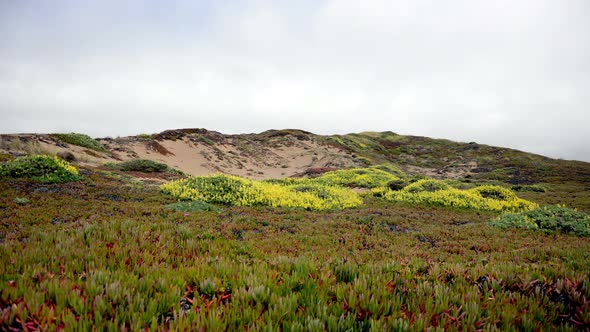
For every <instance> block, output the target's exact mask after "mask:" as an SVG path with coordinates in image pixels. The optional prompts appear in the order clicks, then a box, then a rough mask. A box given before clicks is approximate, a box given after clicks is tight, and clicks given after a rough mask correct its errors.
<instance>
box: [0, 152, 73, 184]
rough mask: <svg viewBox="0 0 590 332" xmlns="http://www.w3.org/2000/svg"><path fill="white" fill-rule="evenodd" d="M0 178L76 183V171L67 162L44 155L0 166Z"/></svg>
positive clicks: (28, 157) (24, 158) (18, 159)
mask: <svg viewBox="0 0 590 332" xmlns="http://www.w3.org/2000/svg"><path fill="white" fill-rule="evenodd" d="M0 177H11V178H29V179H32V180H34V181H39V182H43V183H62V182H71V181H78V180H79V179H80V176H79V173H78V170H77V169H76V168H75V167H74V166H72V165H70V164H69V163H68V162H66V161H64V160H62V159H60V158H58V157H51V156H45V155H35V156H26V157H20V158H16V159H15V160H13V161H10V162H8V163H7V164H5V165H2V166H0Z"/></svg>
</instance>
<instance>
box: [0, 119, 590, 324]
mask: <svg viewBox="0 0 590 332" xmlns="http://www.w3.org/2000/svg"><path fill="white" fill-rule="evenodd" d="M222 173H225V174H222ZM231 174H233V175H231ZM190 175H194V176H190ZM200 175H209V176H200ZM234 175H237V176H234ZM589 175H590V164H589V163H584V162H577V161H563V160H554V159H550V158H546V157H542V156H538V155H533V154H528V153H525V152H521V151H515V150H510V149H504V148H497V147H491V146H485V145H480V144H476V143H457V142H451V141H447V140H435V139H429V138H425V137H414V136H400V135H396V134H394V133H391V132H385V133H371V132H368V133H359V134H349V135H334V136H320V135H314V134H311V133H308V132H304V131H300V130H270V131H266V132H263V133H259V134H246V135H224V134H221V133H217V132H212V131H207V130H204V129H180V130H168V131H164V132H162V133H158V134H153V135H139V136H133V137H122V138H101V139H93V138H90V137H88V136H86V135H83V134H18V135H2V136H0V331H36V330H41V331H45V330H47V331H53V330H75V331H77V330H80V331H88V330H93V329H94V330H107V331H108V330H113V331H139V330H146V331H148V330H149V331H224V330H228V331H242V330H251V331H259V330H269V331H425V330H428V331H430V330H432V331H439V330H440V331H447V330H449V331H465V330H468V331H471V330H485V331H515V330H524V331H587V330H589V329H590V315H589V314H588V313H590V300H589V299H590V284H589V283H588V280H589V279H588V277H589V276H590V256H589V255H588V252H589V251H590V215H589V214H588V213H590V176H589ZM553 204H559V206H556V205H553ZM585 212H586V213H585Z"/></svg>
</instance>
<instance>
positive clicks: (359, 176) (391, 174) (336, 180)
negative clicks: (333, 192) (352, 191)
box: [315, 166, 403, 189]
mask: <svg viewBox="0 0 590 332" xmlns="http://www.w3.org/2000/svg"><path fill="white" fill-rule="evenodd" d="M395 174H397V175H395ZM402 174H403V172H401V171H399V170H397V169H395V168H393V167H388V166H375V167H368V168H353V169H343V170H338V171H333V172H327V173H325V174H323V175H321V176H319V177H317V178H316V179H315V180H316V181H317V182H319V183H323V184H327V185H333V186H344V187H358V188H369V189H371V188H377V187H384V186H386V185H387V184H388V183H389V182H391V181H394V180H399V179H400V176H402Z"/></svg>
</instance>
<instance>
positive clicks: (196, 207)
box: [166, 201, 221, 212]
mask: <svg viewBox="0 0 590 332" xmlns="http://www.w3.org/2000/svg"><path fill="white" fill-rule="evenodd" d="M166 208H167V209H168V210H173V211H180V212H195V211H213V212H218V211H221V209H220V208H218V207H217V206H215V205H211V204H209V203H205V202H199V201H190V202H178V203H172V204H168V205H166Z"/></svg>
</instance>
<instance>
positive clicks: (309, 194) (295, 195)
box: [161, 174, 362, 210]
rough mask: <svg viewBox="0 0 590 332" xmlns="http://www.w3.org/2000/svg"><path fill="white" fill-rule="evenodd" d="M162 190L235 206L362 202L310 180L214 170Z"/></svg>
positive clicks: (321, 206)
mask: <svg viewBox="0 0 590 332" xmlns="http://www.w3.org/2000/svg"><path fill="white" fill-rule="evenodd" d="M161 188H162V190H163V192H165V193H167V194H169V195H171V196H172V197H174V198H176V199H179V200H189V201H203V202H206V203H217V204H227V205H234V206H256V205H264V206H273V207H286V208H302V209H308V210H332V209H345V208H351V207H355V206H359V205H361V204H362V200H361V198H360V197H359V196H358V194H356V193H355V192H353V191H352V190H350V189H346V188H341V187H334V186H328V185H324V184H321V183H316V182H312V181H309V180H308V181H306V182H295V183H291V184H282V183H274V182H262V181H254V180H248V179H244V178H240V177H237V176H230V175H224V174H216V175H211V176H197V177H189V178H187V179H180V180H177V181H172V182H169V183H166V184H164V185H162V186H161Z"/></svg>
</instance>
